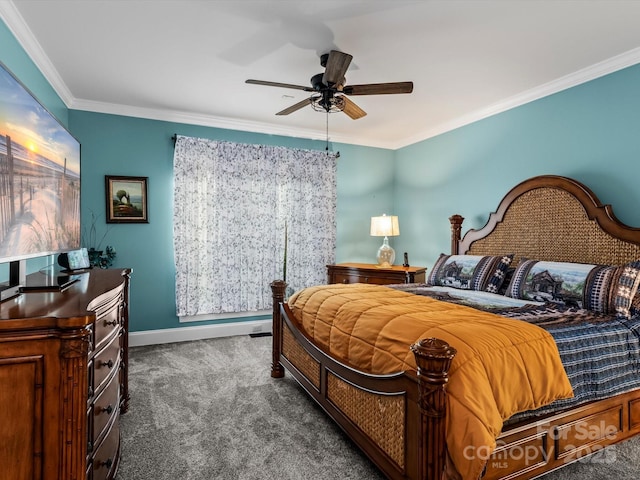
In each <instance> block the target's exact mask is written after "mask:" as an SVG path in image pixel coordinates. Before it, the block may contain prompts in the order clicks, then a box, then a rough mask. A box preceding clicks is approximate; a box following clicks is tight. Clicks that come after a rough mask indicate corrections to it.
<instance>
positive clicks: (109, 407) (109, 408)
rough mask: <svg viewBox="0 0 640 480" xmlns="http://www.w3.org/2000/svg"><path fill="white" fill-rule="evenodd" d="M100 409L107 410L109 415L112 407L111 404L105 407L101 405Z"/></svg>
mask: <svg viewBox="0 0 640 480" xmlns="http://www.w3.org/2000/svg"><path fill="white" fill-rule="evenodd" d="M102 411H103V412H107V413H108V414H109V415H111V412H113V407H112V406H111V405H107V406H106V407H103V409H102Z"/></svg>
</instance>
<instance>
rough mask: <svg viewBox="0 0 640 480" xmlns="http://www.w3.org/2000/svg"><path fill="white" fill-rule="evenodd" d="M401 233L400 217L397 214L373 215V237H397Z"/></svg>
mask: <svg viewBox="0 0 640 480" xmlns="http://www.w3.org/2000/svg"><path fill="white" fill-rule="evenodd" d="M398 235H400V226H399V224H398V217H397V216H395V215H382V216H380V217H371V236H372V237H396V236H398Z"/></svg>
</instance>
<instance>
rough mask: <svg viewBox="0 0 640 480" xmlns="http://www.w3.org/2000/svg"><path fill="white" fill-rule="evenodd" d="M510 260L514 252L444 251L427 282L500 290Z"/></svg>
mask: <svg viewBox="0 0 640 480" xmlns="http://www.w3.org/2000/svg"><path fill="white" fill-rule="evenodd" d="M511 260H513V255H503V256H491V255H484V256H483V255H445V254H444V253H442V254H440V257H439V258H438V260H437V261H436V263H435V265H434V266H433V269H432V270H431V273H430V274H429V277H428V278H427V284H428V285H432V286H433V285H440V286H444V287H453V288H459V289H462V290H482V291H487V292H493V293H497V292H498V289H499V288H500V286H501V285H502V282H503V281H504V278H505V272H506V270H507V268H509V265H510V264H511Z"/></svg>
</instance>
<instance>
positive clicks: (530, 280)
mask: <svg viewBox="0 0 640 480" xmlns="http://www.w3.org/2000/svg"><path fill="white" fill-rule="evenodd" d="M639 283H640V262H632V263H629V264H627V265H622V266H610V265H590V264H583V263H565V262H543V261H538V260H525V261H523V262H521V263H520V265H518V267H517V268H516V270H515V272H514V273H513V277H512V278H511V281H510V283H509V286H508V287H507V291H506V293H505V295H506V296H508V297H514V298H520V299H523V300H536V301H551V302H557V303H562V304H565V305H569V306H575V307H578V308H584V309H587V310H592V311H594V312H597V313H607V314H610V313H615V314H617V315H618V316H621V317H629V315H630V310H631V303H632V301H633V298H634V297H635V295H636V292H637V291H638V284H639Z"/></svg>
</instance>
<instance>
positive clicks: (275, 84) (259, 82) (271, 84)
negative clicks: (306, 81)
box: [244, 79, 314, 92]
mask: <svg viewBox="0 0 640 480" xmlns="http://www.w3.org/2000/svg"><path fill="white" fill-rule="evenodd" d="M244 83H250V84H251V85H266V86H267V87H281V88H294V89H296V90H304V91H305V92H313V91H314V90H313V88H311V87H303V86H302V85H292V84H290V83H280V82H267V81H265V80H253V79H249V80H246V81H245V82H244Z"/></svg>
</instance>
